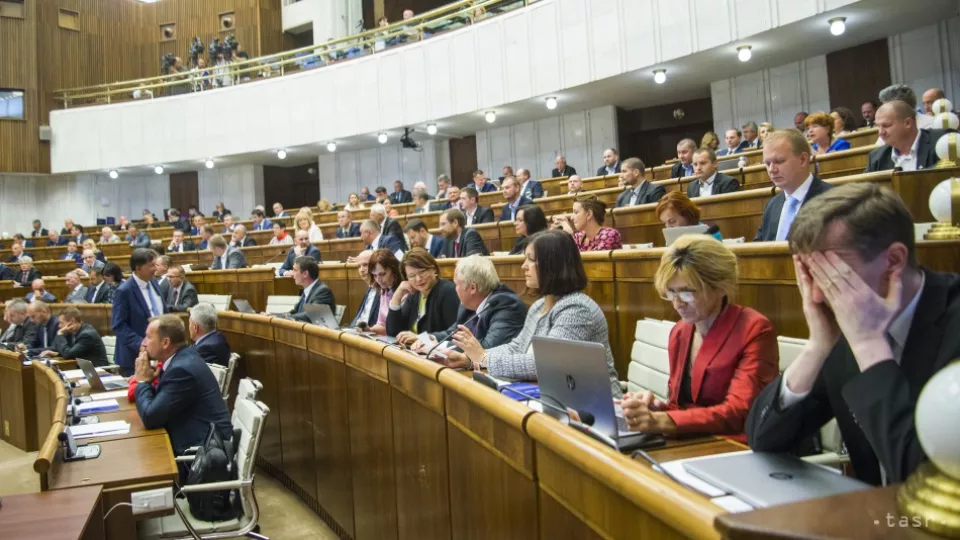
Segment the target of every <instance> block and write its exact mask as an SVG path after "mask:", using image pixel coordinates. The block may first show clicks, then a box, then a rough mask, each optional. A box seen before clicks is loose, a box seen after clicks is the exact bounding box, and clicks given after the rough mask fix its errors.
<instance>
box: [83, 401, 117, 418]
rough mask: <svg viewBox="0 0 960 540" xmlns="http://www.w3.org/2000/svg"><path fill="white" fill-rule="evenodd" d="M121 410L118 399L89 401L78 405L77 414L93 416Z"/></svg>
mask: <svg viewBox="0 0 960 540" xmlns="http://www.w3.org/2000/svg"><path fill="white" fill-rule="evenodd" d="M119 408H120V404H119V403H117V400H116V399H102V400H99V401H88V402H87V403H81V404H79V405H77V412H78V413H80V414H81V415H83V414H93V413H98V412H110V411H115V410H117V409H119Z"/></svg>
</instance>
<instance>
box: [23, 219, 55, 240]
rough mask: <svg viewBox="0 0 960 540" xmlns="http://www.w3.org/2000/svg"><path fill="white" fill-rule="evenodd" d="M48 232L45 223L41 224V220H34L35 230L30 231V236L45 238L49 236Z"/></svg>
mask: <svg viewBox="0 0 960 540" xmlns="http://www.w3.org/2000/svg"><path fill="white" fill-rule="evenodd" d="M54 232H56V230H54ZM47 234H48V232H47V230H46V229H44V228H43V225H41V224H40V220H39V219H35V220H33V230H32V231H30V238H43V237H44V236H47ZM57 236H59V235H57Z"/></svg>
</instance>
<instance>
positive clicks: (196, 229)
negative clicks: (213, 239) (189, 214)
mask: <svg viewBox="0 0 960 540" xmlns="http://www.w3.org/2000/svg"><path fill="white" fill-rule="evenodd" d="M206 224H207V220H206V218H204V217H203V216H202V215H197V216H193V223H192V226H191V227H190V230H189V231H187V233H188V234H189V235H190V236H200V232H201V231H203V226H204V225H206Z"/></svg>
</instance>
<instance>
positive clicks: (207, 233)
mask: <svg viewBox="0 0 960 540" xmlns="http://www.w3.org/2000/svg"><path fill="white" fill-rule="evenodd" d="M213 234H214V233H213V226H212V225H204V226H203V227H202V228H201V229H200V244H199V245H198V246H197V249H198V250H200V251H204V250H207V249H210V239H211V238H213Z"/></svg>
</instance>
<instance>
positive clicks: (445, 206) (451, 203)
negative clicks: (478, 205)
mask: <svg viewBox="0 0 960 540" xmlns="http://www.w3.org/2000/svg"><path fill="white" fill-rule="evenodd" d="M446 196H447V198H446V200H444V201H440V202H435V203H432V204H431V205H430V211H431V212H443V211H444V210H449V209H451V208H457V209H459V208H460V188H459V187H457V186H450V187H448V188H447V189H446Z"/></svg>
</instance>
